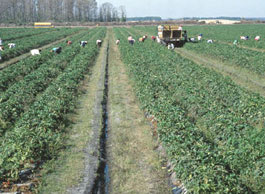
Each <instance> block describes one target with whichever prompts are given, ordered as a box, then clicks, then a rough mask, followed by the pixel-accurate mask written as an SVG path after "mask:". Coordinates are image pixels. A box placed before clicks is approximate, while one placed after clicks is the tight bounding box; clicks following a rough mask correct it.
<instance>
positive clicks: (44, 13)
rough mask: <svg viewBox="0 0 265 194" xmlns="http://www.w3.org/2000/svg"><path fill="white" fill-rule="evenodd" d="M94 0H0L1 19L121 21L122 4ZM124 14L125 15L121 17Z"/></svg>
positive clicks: (8, 20) (15, 20)
mask: <svg viewBox="0 0 265 194" xmlns="http://www.w3.org/2000/svg"><path fill="white" fill-rule="evenodd" d="M97 5H98V4H97V1H96V0H0V13H1V14H0V22H1V23H11V22H12V23H28V22H36V21H56V22H64V21H70V22H71V21H96V20H97V21H104V22H112V21H119V20H121V21H125V20H126V11H125V7H124V6H122V7H119V9H117V8H116V7H114V6H113V5H112V4H111V3H104V4H102V6H101V7H100V8H99V9H98V7H97ZM124 18H125V19H124Z"/></svg>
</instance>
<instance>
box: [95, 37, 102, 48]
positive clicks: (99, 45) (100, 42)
mask: <svg viewBox="0 0 265 194" xmlns="http://www.w3.org/2000/svg"><path fill="white" fill-rule="evenodd" d="M96 44H97V46H98V48H100V47H101V44H102V40H100V39H98V40H97V41H96Z"/></svg>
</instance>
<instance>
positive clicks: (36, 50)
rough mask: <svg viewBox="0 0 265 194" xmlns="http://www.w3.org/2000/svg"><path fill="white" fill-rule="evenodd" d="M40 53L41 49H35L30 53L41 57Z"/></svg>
mask: <svg viewBox="0 0 265 194" xmlns="http://www.w3.org/2000/svg"><path fill="white" fill-rule="evenodd" d="M40 52H41V50H40V49H33V50H31V51H30V53H31V55H32V56H34V55H40Z"/></svg>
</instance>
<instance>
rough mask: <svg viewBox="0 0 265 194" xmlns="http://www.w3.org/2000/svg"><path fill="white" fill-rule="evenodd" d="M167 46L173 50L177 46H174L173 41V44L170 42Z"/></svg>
mask: <svg viewBox="0 0 265 194" xmlns="http://www.w3.org/2000/svg"><path fill="white" fill-rule="evenodd" d="M167 48H168V49H172V50H173V49H174V48H175V46H174V44H173V43H171V44H168V45H167Z"/></svg>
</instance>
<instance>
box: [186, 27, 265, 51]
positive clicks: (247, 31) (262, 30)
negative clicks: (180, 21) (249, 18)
mask: <svg viewBox="0 0 265 194" xmlns="http://www.w3.org/2000/svg"><path fill="white" fill-rule="evenodd" d="M184 28H185V29H186V30H187V31H188V34H189V36H191V37H197V36H198V35H199V34H201V33H202V34H203V37H204V38H205V39H213V40H218V41H223V42H227V43H233V41H234V40H238V41H239V44H240V45H243V46H247V47H251V48H260V49H265V39H264V38H265V25H263V24H244V25H220V26H185V27H184ZM240 36H249V37H250V40H247V41H246V40H240ZM256 36H261V40H260V41H255V40H254V38H255V37H256Z"/></svg>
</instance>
